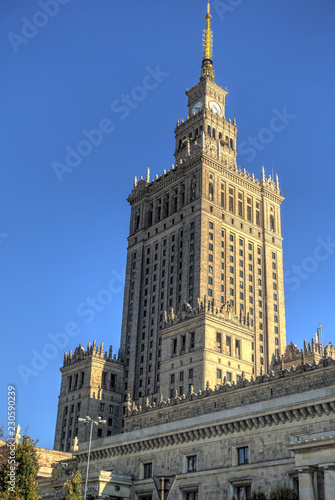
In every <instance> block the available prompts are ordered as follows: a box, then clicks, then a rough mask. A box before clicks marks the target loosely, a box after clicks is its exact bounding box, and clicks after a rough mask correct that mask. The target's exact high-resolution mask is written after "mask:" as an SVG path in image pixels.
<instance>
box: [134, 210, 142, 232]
mask: <svg viewBox="0 0 335 500" xmlns="http://www.w3.org/2000/svg"><path fill="white" fill-rule="evenodd" d="M140 221H141V218H140V213H139V212H137V214H136V223H135V231H138V230H139V229H140Z"/></svg>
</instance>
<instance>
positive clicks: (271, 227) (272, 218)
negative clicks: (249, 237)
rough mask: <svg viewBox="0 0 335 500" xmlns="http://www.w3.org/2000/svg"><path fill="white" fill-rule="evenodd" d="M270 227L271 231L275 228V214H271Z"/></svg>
mask: <svg viewBox="0 0 335 500" xmlns="http://www.w3.org/2000/svg"><path fill="white" fill-rule="evenodd" d="M270 229H271V231H274V230H275V218H274V216H273V215H270Z"/></svg>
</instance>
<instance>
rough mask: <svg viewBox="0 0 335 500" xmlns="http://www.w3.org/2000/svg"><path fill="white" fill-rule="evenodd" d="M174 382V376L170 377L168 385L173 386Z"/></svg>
mask: <svg viewBox="0 0 335 500" xmlns="http://www.w3.org/2000/svg"><path fill="white" fill-rule="evenodd" d="M174 381H175V376H174V375H171V378H170V384H174Z"/></svg>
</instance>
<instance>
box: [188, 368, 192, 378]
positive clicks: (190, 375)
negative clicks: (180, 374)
mask: <svg viewBox="0 0 335 500" xmlns="http://www.w3.org/2000/svg"><path fill="white" fill-rule="evenodd" d="M188 378H193V368H190V369H189V370H188Z"/></svg>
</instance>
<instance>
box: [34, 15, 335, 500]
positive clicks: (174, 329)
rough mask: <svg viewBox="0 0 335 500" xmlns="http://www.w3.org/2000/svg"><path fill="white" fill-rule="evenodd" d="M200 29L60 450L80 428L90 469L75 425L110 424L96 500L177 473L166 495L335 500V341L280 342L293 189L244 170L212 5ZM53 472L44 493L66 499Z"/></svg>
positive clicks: (78, 362)
mask: <svg viewBox="0 0 335 500" xmlns="http://www.w3.org/2000/svg"><path fill="white" fill-rule="evenodd" d="M205 35H206V36H205V40H206V44H207V45H206V50H205V53H206V57H204V59H203V64H202V70H201V77H200V81H199V83H198V84H196V85H195V86H194V87H192V88H191V89H190V90H188V91H187V92H186V95H187V97H188V116H187V119H186V120H185V121H184V120H181V121H179V120H178V122H177V127H176V129H175V139H176V148H175V165H172V167H171V169H170V170H167V171H164V173H163V175H161V176H160V177H158V176H156V178H155V179H154V180H151V179H150V172H149V169H148V171H147V174H146V177H145V179H143V178H140V180H137V178H136V177H135V181H134V186H133V189H132V192H131V194H130V195H129V197H128V201H129V203H130V205H131V216H130V230H129V237H128V250H127V267H126V281H125V293H124V306H123V319H122V332H121V347H120V351H119V354H118V356H117V357H116V356H113V355H112V348H110V350H109V353H105V352H104V348H103V345H101V347H97V345H96V343H95V342H94V343H93V346H91V345H90V344H89V345H88V347H87V350H85V349H84V348H83V347H82V346H80V345H79V346H78V347H77V348H76V349H75V351H74V353H72V351H71V352H70V353H69V355H67V354H65V358H64V365H63V367H62V368H61V372H62V382H61V391H60V398H59V406H58V416H57V425H56V435H55V448H56V449H58V450H62V451H69V450H70V449H71V442H72V439H73V437H76V438H77V439H78V441H79V449H78V448H77V445H76V446H75V447H74V457H75V461H76V462H75V463H76V464H77V465H78V467H79V468H80V469H81V470H82V473H83V475H84V474H85V470H86V464H87V459H88V443H87V441H88V432H89V429H88V427H86V426H84V425H83V423H78V421H77V419H78V417H81V418H83V417H86V416H87V415H89V416H90V417H91V418H92V419H97V418H98V417H101V418H102V419H103V420H106V425H104V426H98V427H94V434H93V445H92V452H91V455H90V457H91V465H90V474H89V477H88V484H89V488H90V489H89V491H90V496H91V497H92V498H108V499H110V500H114V499H118V498H123V499H129V500H130V499H131V500H137V499H142V500H149V499H156V498H157V494H156V493H155V491H154V482H153V478H154V477H156V479H157V480H158V481H160V480H161V479H162V478H166V481H168V477H169V476H172V477H173V478H174V479H175V483H174V486H173V490H172V491H171V495H170V497H169V500H200V499H202V500H205V499H206V500H232V499H233V497H235V499H236V500H248V499H249V497H250V493H251V490H255V489H258V488H260V489H262V490H263V491H265V492H266V493H268V492H269V491H270V490H271V489H272V488H274V487H276V486H277V485H288V486H291V487H292V488H294V489H296V491H299V492H300V499H301V500H331V499H332V500H333V498H334V496H332V495H333V492H334V491H335V475H334V466H335V462H334V456H335V424H334V413H335V361H334V360H332V359H331V358H332V357H334V353H335V348H334V347H333V346H332V345H331V344H329V345H328V346H327V347H326V348H325V349H322V346H321V343H320V342H319V341H318V342H314V340H313V341H312V343H311V345H307V343H305V345H304V348H303V350H302V351H300V350H299V349H298V347H297V346H295V345H294V344H292V343H291V344H290V345H289V346H286V326H285V304H284V281H283V257H282V235H281V221H280V205H281V203H282V201H283V199H284V198H283V195H282V193H281V192H280V188H279V180H278V176H276V177H275V180H273V179H272V178H271V176H269V177H268V178H266V177H265V171H264V168H262V171H261V179H260V180H257V179H256V178H255V176H254V175H253V174H252V175H250V174H249V173H247V172H246V171H245V169H241V168H240V167H238V166H237V163H236V158H237V147H236V140H237V125H236V120H235V119H234V120H233V121H231V120H230V119H229V120H227V119H226V118H225V104H226V97H227V94H228V91H227V90H226V89H223V88H222V87H220V86H219V85H217V84H216V83H215V81H214V73H213V65H212V60H211V57H210V56H211V47H210V40H211V34H210V12H209V7H208V12H207V15H206V33H205ZM73 463H74V462H73ZM73 463H72V464H73ZM57 470H58V472H57V473H56V472H55V473H54V475H53V476H52V477H53V484H52V485H51V483H50V484H49V483H48V481H47V479H46V481H45V483H44V486H43V488H44V489H43V496H44V498H46V499H47V498H54V495H55V493H54V492H55V490H56V496H61V494H62V485H63V483H64V480H66V478H65V476H64V474H62V472H61V471H60V469H59V467H58V469H57ZM64 478H65V479H64ZM170 480H171V481H172V479H171V478H170Z"/></svg>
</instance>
